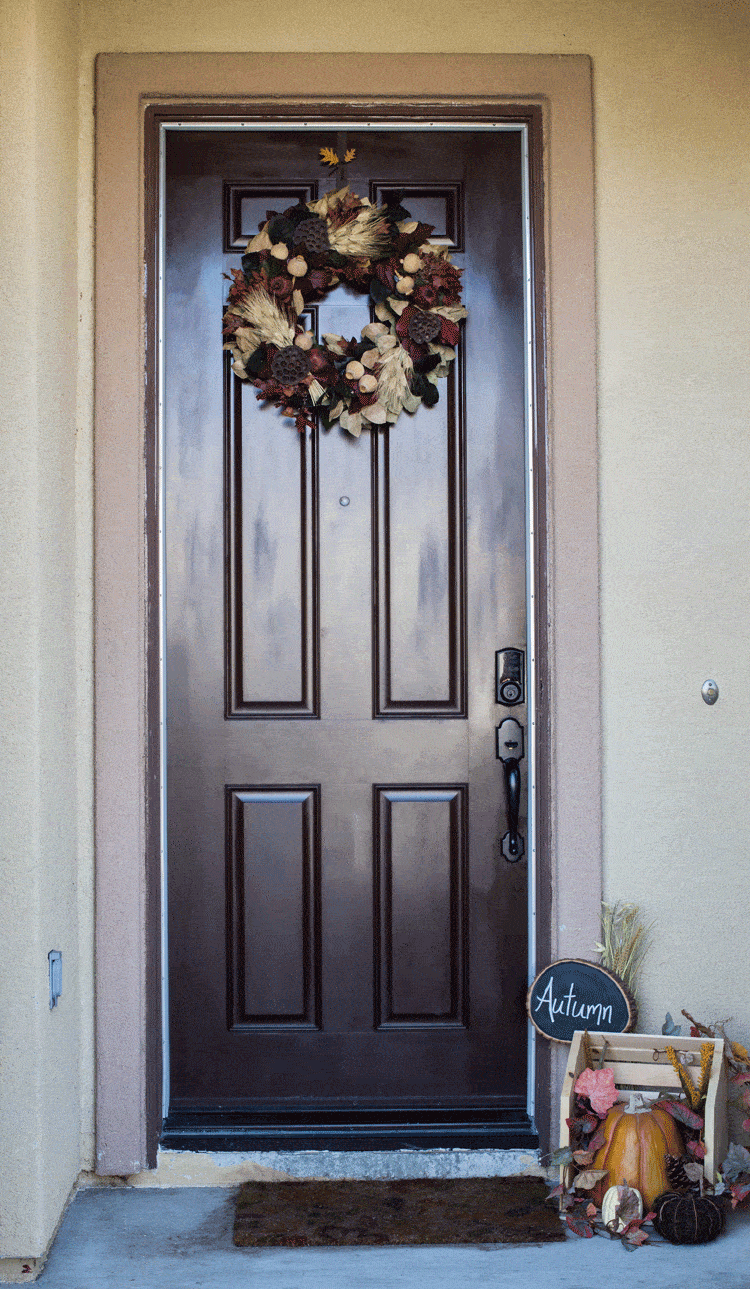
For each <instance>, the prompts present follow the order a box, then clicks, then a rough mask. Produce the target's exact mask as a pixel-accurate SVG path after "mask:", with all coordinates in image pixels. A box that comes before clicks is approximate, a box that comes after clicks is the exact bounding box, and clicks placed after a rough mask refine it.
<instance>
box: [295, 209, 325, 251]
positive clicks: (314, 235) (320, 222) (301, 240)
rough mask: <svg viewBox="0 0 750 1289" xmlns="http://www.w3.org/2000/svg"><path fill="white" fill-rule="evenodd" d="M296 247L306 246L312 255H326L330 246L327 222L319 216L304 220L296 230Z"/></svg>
mask: <svg viewBox="0 0 750 1289" xmlns="http://www.w3.org/2000/svg"><path fill="white" fill-rule="evenodd" d="M294 245H295V246H302V245H304V247H305V249H306V250H307V251H309V253H310V255H324V254H325V252H326V251H327V250H328V249H329V246H330V241H329V238H328V224H327V223H326V221H325V220H324V219H319V218H318V216H317V215H311V216H310V218H309V219H303V220H302V221H301V222H300V223H299V224H298V225H297V227H296V228H295V230H294Z"/></svg>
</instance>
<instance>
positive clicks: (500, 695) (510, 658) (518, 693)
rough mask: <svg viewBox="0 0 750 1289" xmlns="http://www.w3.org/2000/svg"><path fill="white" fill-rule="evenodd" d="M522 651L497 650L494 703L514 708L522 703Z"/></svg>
mask: <svg viewBox="0 0 750 1289" xmlns="http://www.w3.org/2000/svg"><path fill="white" fill-rule="evenodd" d="M523 697H524V695H523V650H522V649H498V651H497V653H496V654H495V702H496V703H501V704H502V706H503V707H515V706H516V705H517V704H518V703H522V702H523Z"/></svg>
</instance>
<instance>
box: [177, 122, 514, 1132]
mask: <svg viewBox="0 0 750 1289" xmlns="http://www.w3.org/2000/svg"><path fill="white" fill-rule="evenodd" d="M328 143H330V144H331V145H332V146H335V144H336V135H335V132H334V133H331V134H327V133H326V131H325V130H321V131H317V130H316V131H315V132H314V134H312V133H311V132H308V131H304V130H302V129H299V130H297V129H291V130H284V131H278V132H274V131H273V130H265V129H264V130H236V131H230V130H223V129H219V130H216V129H213V130H211V131H206V132H202V131H200V130H189V129H180V130H179V131H174V132H167V142H166V206H165V227H166V253H167V256H166V309H165V318H164V323H165V333H166V340H165V387H164V400H165V472H166V507H165V520H166V533H167V568H166V582H165V585H166V601H167V606H166V616H167V661H166V680H167V727H168V770H167V794H168V797H167V801H168V808H167V817H168V829H169V834H168V867H169V882H168V888H169V945H170V985H169V988H170V1048H171V1095H172V1101H171V1111H170V1123H171V1124H172V1126H173V1127H174V1125H179V1123H180V1116H183V1118H184V1117H185V1116H188V1117H189V1116H191V1115H192V1116H194V1117H195V1116H198V1117H200V1116H201V1115H204V1116H210V1115H212V1114H213V1115H215V1116H221V1115H226V1114H231V1115H233V1116H234V1120H233V1122H235V1123H241V1124H244V1125H251V1124H253V1123H257V1122H258V1121H259V1116H260V1118H262V1119H263V1122H264V1123H269V1124H271V1125H273V1124H274V1123H276V1124H277V1125H278V1124H281V1123H282V1120H283V1119H284V1116H285V1115H286V1116H289V1115H290V1114H306V1115H308V1116H312V1119H313V1120H314V1119H315V1116H316V1115H317V1116H318V1117H319V1116H321V1115H325V1114H329V1115H330V1114H333V1113H334V1111H335V1112H336V1114H339V1113H342V1114H343V1113H344V1112H346V1113H347V1114H350V1115H360V1116H365V1117H366V1116H368V1115H370V1116H373V1115H375V1116H382V1115H387V1114H391V1113H396V1112H400V1111H404V1112H405V1108H406V1107H408V1108H409V1113H410V1114H411V1115H412V1116H413V1117H414V1116H416V1118H415V1119H414V1122H416V1121H418V1120H419V1116H420V1115H433V1118H434V1116H435V1115H442V1116H443V1119H442V1120H441V1122H444V1124H445V1125H447V1124H448V1123H449V1121H450V1120H451V1116H452V1117H453V1120H455V1121H458V1120H460V1119H461V1117H462V1116H464V1118H465V1117H466V1116H467V1115H472V1114H473V1115H476V1116H479V1118H480V1119H481V1120H482V1122H485V1120H487V1117H488V1116H489V1119H492V1117H493V1116H494V1121H495V1122H498V1123H499V1122H500V1121H501V1119H502V1116H503V1115H510V1116H511V1117H512V1116H513V1115H515V1116H516V1119H518V1121H519V1122H520V1116H521V1115H522V1113H523V1112H524V1110H525V1104H526V1020H525V1011H524V998H525V990H526V981H527V970H526V961H527V941H526V900H527V889H526V864H525V862H524V863H520V864H518V865H509V864H507V863H506V862H505V861H504V859H503V857H502V854H501V838H502V834H503V832H504V831H505V816H506V802H505V795H504V785H503V775H502V767H501V766H500V764H499V763H498V762H497V760H496V758H495V744H494V732H495V726H496V725H497V724H498V723H499V721H500V720H501V719H502V717H503V716H504V715H506V714H507V712H506V711H505V709H502V708H500V707H498V706H497V704H496V701H495V675H494V666H495V651H496V650H497V649H498V648H500V647H503V646H509V645H513V646H514V647H516V648H523V647H524V643H525V619H526V603H525V596H526V567H525V549H526V539H525V418H524V408H525V349H524V344H525V325H526V324H525V320H524V292H525V283H524V256H523V191H522V174H523V171H522V139H521V135H520V133H519V131H518V130H514V129H511V130H493V131H481V130H476V131H473V130H471V131H466V130H455V131H451V130H450V129H430V130H420V129H415V130H414V131H412V130H398V131H391V132H388V131H387V130H385V129H383V130H372V131H364V130H363V131H359V132H358V131H356V130H350V131H349V138H348V145H349V146H352V147H354V148H356V154H357V156H356V162H355V163H354V164H353V165H352V166H351V167H350V172H349V182H350V184H351V186H352V188H353V190H354V191H356V192H358V193H359V194H360V195H370V196H371V198H372V200H374V201H377V200H379V199H380V198H381V196H382V195H383V194H384V193H386V192H390V191H394V190H402V191H403V192H404V197H403V201H404V203H405V205H407V207H408V208H410V209H411V211H412V214H413V215H414V217H415V218H420V219H429V220H430V221H431V222H433V223H434V224H435V237H436V240H437V241H438V242H439V243H440V244H442V245H447V246H450V247H451V254H452V255H453V257H454V262H455V263H456V264H457V265H458V266H460V267H463V268H464V298H465V302H466V304H467V307H468V309H469V318H468V321H467V324H466V326H465V329H464V332H463V335H462V339H461V343H460V347H459V356H458V360H457V362H456V365H455V370H454V372H453V373H452V374H451V377H450V378H449V379H448V380H446V381H442V382H441V384H440V401H439V403H438V405H437V406H436V407H435V408H433V409H426V408H420V410H419V411H418V412H417V413H416V414H415V415H414V416H409V415H406V414H404V415H402V417H401V418H400V420H399V422H398V424H397V425H395V426H393V427H391V428H390V429H385V430H383V429H379V430H373V431H372V432H370V433H364V434H363V435H362V437H361V439H359V440H354V439H352V438H350V437H349V436H347V435H346V434H345V433H344V432H343V431H341V430H340V429H339V428H338V427H335V428H334V429H333V430H332V431H330V432H329V433H324V432H323V431H322V430H320V429H319V428H318V427H316V428H315V429H314V430H312V431H310V432H306V433H305V434H302V435H299V434H297V432H296V431H295V429H294V427H293V425H292V423H291V422H290V421H288V420H285V419H284V418H283V417H282V416H281V415H280V414H279V412H278V411H277V410H275V409H272V408H267V407H263V406H261V405H260V404H259V403H258V401H257V399H256V397H255V393H256V391H255V390H254V389H253V388H252V387H251V386H249V385H247V384H243V383H242V382H240V381H239V380H238V379H237V378H236V377H235V376H234V375H233V374H232V372H231V370H230V368H229V365H228V363H227V359H226V355H225V354H223V353H222V339H221V328H220V319H221V315H222V311H223V302H224V299H225V293H226V282H225V280H224V278H223V276H222V275H223V274H224V273H227V272H228V271H229V269H230V268H232V267H237V266H239V262H240V261H239V257H240V255H241V250H242V245H243V242H244V240H246V239H247V237H249V236H251V235H252V233H254V232H255V227H254V226H253V223H255V225H257V223H258V222H259V221H262V220H263V219H264V218H265V216H266V212H267V210H273V209H277V210H283V209H285V208H286V207H287V206H289V205H290V204H293V203H294V201H295V200H297V199H298V197H299V196H300V195H302V196H303V197H304V198H305V200H309V196H312V195H314V193H315V192H320V191H322V190H323V186H324V185H325V184H326V183H330V182H331V180H330V179H327V178H326V176H325V175H322V174H321V171H320V167H319V164H318V158H317V151H318V148H319V147H320V146H322V145H323V144H328ZM316 185H317V187H316ZM308 194H309V196H308ZM369 320H370V312H369V307H368V302H367V299H366V297H364V296H362V295H357V294H355V293H353V292H352V291H350V290H348V289H345V288H343V287H341V288H339V289H337V290H335V291H333V292H332V293H330V295H329V296H328V297H327V298H326V299H325V300H324V301H322V302H321V303H320V304H319V305H317V306H316V307H315V308H314V309H311V310H310V315H309V320H308V325H310V326H312V327H313V328H314V329H315V330H316V331H317V332H318V334H322V333H325V332H336V333H338V334H343V335H346V336H352V335H358V334H359V332H360V331H361V328H362V327H363V326H364V325H365V324H366V323H367V322H368V321H369ZM514 714H515V715H517V716H518V718H519V719H520V720H521V721H522V722H523V721H524V720H525V711H524V709H523V708H522V707H519V708H516V709H514ZM522 828H523V829H524V831H525V820H524V819H523V818H522ZM482 1116H484V1118H482ZM514 1122H515V1120H514ZM280 1130H281V1129H279V1131H280ZM175 1131H177V1129H176V1128H175ZM436 1131H437V1130H436ZM447 1131H448V1128H447V1127H445V1132H447ZM269 1132H271V1135H272V1132H273V1128H272V1126H271V1128H269ZM444 1139H445V1141H448V1140H449V1139H450V1140H452V1138H449V1137H445V1138H444ZM432 1140H433V1141H435V1144H439V1141H436V1139H435V1138H432Z"/></svg>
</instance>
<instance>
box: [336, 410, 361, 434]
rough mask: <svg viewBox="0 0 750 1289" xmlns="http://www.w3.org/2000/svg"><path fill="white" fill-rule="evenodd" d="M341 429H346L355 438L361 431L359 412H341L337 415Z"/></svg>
mask: <svg viewBox="0 0 750 1289" xmlns="http://www.w3.org/2000/svg"><path fill="white" fill-rule="evenodd" d="M339 425H340V426H341V428H342V430H347V431H348V433H349V434H352V435H353V436H354V438H355V439H358V438H359V436H360V434H361V433H362V417H361V415H360V413H359V412H342V413H341V415H340V417H339Z"/></svg>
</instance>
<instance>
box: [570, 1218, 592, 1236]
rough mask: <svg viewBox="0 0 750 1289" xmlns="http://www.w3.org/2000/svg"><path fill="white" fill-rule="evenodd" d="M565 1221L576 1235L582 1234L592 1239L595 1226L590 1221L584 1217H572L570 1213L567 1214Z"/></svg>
mask: <svg viewBox="0 0 750 1289" xmlns="http://www.w3.org/2000/svg"><path fill="white" fill-rule="evenodd" d="M565 1221H566V1222H567V1224H568V1226H569V1227H570V1229H571V1231H572V1232H573V1234H574V1235H580V1236H582V1237H583V1239H585V1240H590V1239H591V1238H592V1237H593V1234H594V1228H593V1226H592V1225H591V1223H590V1222H587V1221H585V1219H584V1218H582V1217H571V1215H570V1213H566V1214H565Z"/></svg>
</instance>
